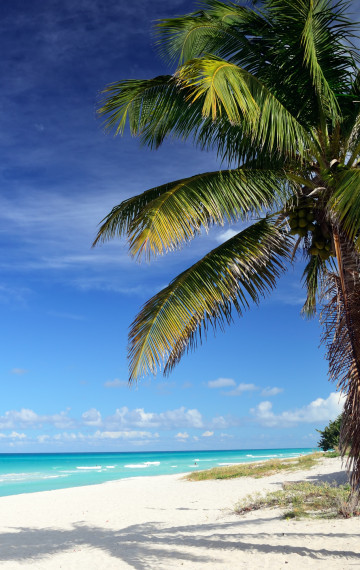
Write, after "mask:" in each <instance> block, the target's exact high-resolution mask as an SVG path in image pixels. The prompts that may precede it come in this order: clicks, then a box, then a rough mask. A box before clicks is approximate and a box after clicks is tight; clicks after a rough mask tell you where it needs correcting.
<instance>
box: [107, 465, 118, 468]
mask: <svg viewBox="0 0 360 570" xmlns="http://www.w3.org/2000/svg"><path fill="white" fill-rule="evenodd" d="M115 467H116V466H115V465H107V466H106V469H115Z"/></svg>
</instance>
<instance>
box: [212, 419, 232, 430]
mask: <svg viewBox="0 0 360 570" xmlns="http://www.w3.org/2000/svg"><path fill="white" fill-rule="evenodd" d="M211 424H212V426H213V427H216V428H219V429H221V428H227V427H228V425H229V422H228V421H227V420H226V419H225V418H224V417H223V416H216V417H215V418H213V419H212V422H211Z"/></svg>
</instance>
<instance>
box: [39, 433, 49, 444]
mask: <svg viewBox="0 0 360 570" xmlns="http://www.w3.org/2000/svg"><path fill="white" fill-rule="evenodd" d="M36 439H37V440H38V442H39V443H45V441H48V440H49V439H50V436H49V435H38V436H37V438H36Z"/></svg>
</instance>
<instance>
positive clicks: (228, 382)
mask: <svg viewBox="0 0 360 570" xmlns="http://www.w3.org/2000/svg"><path fill="white" fill-rule="evenodd" d="M207 385H208V387H209V388H227V387H228V386H236V382H235V380H233V379H232V378H218V379H217V380H210V381H209V382H208V383H207Z"/></svg>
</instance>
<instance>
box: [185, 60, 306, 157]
mask: <svg viewBox="0 0 360 570" xmlns="http://www.w3.org/2000/svg"><path fill="white" fill-rule="evenodd" d="M178 75H179V78H180V80H181V81H182V82H183V83H184V85H185V86H186V87H187V88H188V89H189V90H190V93H191V95H189V96H188V97H189V99H190V100H191V102H195V101H197V100H198V99H199V98H203V111H202V112H203V115H204V116H205V117H209V116H210V117H211V118H212V120H215V119H216V118H217V117H218V116H221V115H222V114H224V115H225V116H226V118H227V119H228V121H230V122H232V123H234V124H236V125H241V126H242V128H244V129H247V131H248V133H249V134H252V139H253V141H254V142H255V143H257V144H265V143H266V144H267V148H268V150H269V151H273V152H279V153H281V154H284V155H286V154H290V155H292V156H296V155H297V156H299V157H303V156H304V154H305V151H307V152H308V149H309V148H312V149H314V133H312V136H309V133H308V132H307V131H306V129H305V128H304V127H303V126H302V125H301V124H300V123H299V122H298V120H297V119H296V118H295V117H294V116H293V115H292V114H291V113H290V112H289V111H288V110H287V109H286V108H285V107H284V106H283V104H282V103H281V102H280V101H279V100H278V99H277V98H276V97H275V96H274V95H273V94H272V93H271V92H270V90H269V89H268V88H267V87H266V85H264V84H262V83H261V82H260V81H259V80H258V79H257V78H256V77H255V76H254V75H252V74H251V73H249V72H248V71H246V70H245V69H241V68H240V67H238V66H237V65H235V64H232V63H229V62H227V61H225V60H222V59H220V58H217V57H210V56H208V57H206V58H205V57H203V58H199V59H194V60H192V61H188V62H187V63H186V64H185V65H183V66H182V67H181V68H180V69H179V71H178ZM306 149H307V150H306ZM314 152H315V151H314Z"/></svg>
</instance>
